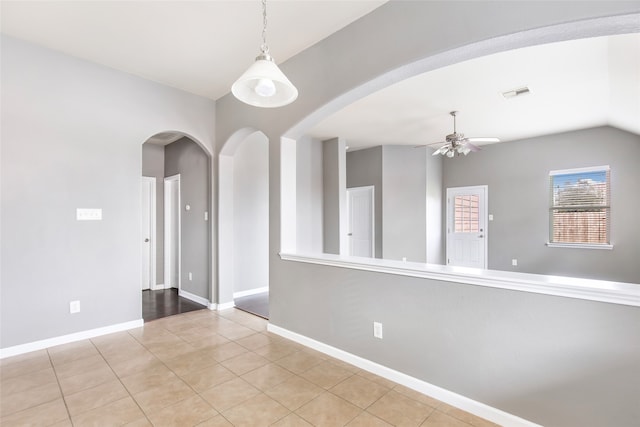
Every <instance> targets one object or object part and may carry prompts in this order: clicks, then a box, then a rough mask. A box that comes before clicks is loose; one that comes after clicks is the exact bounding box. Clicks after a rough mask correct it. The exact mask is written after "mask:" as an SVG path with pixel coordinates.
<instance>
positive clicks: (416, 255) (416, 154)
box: [382, 145, 427, 262]
mask: <svg viewBox="0 0 640 427" xmlns="http://www.w3.org/2000/svg"><path fill="white" fill-rule="evenodd" d="M382 153H383V154H382V193H383V195H384V196H383V200H382V242H383V244H382V258H384V259H393V260H402V259H403V258H406V260H407V261H414V262H426V260H427V253H426V252H427V241H426V240H427V212H426V209H427V204H426V195H427V160H426V157H425V156H424V155H423V154H424V150H416V149H414V148H413V147H407V146H393V145H385V146H384V147H382Z"/></svg>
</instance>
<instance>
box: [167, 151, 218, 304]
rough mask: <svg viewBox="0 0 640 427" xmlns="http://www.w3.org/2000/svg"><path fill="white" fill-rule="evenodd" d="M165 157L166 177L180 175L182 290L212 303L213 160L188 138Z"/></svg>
mask: <svg viewBox="0 0 640 427" xmlns="http://www.w3.org/2000/svg"><path fill="white" fill-rule="evenodd" d="M164 154H165V156H164V173H165V176H167V177H168V176H173V175H177V174H180V223H181V228H180V260H181V262H180V286H181V287H182V290H184V291H187V292H190V293H192V294H194V295H197V296H200V297H202V298H205V299H209V289H210V286H209V274H210V272H209V259H210V253H209V220H207V221H205V219H204V215H205V212H208V215H211V212H209V210H210V208H209V207H210V206H211V203H210V201H209V194H210V190H209V188H210V185H211V184H210V182H209V169H210V167H211V166H210V165H209V157H208V156H207V154H206V153H205V152H204V151H203V150H202V148H200V146H199V145H198V144H196V143H195V142H193V141H191V140H190V139H188V138H181V139H179V140H177V141H176V142H173V143H171V144H169V145H167V146H166V147H165V151H164ZM187 205H189V206H190V207H191V209H190V210H186V206H187ZM189 273H192V280H189Z"/></svg>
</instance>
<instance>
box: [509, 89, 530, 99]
mask: <svg viewBox="0 0 640 427" xmlns="http://www.w3.org/2000/svg"><path fill="white" fill-rule="evenodd" d="M528 93H531V91H530V90H529V88H528V87H527V86H523V87H519V88H517V89H511V90H508V91H506V92H502V96H504V97H505V99H510V98H515V97H516V96H522V95H526V94H528Z"/></svg>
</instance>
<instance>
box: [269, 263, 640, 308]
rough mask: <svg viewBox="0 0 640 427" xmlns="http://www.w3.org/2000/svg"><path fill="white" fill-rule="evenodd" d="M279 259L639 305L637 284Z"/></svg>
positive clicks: (427, 266)
mask: <svg viewBox="0 0 640 427" xmlns="http://www.w3.org/2000/svg"><path fill="white" fill-rule="evenodd" d="M280 258H281V259H282V260H283V261H294V262H304V263H310V264H319V265H327V266H332V267H341V268H351V269H356V270H364V271H371V272H377V273H387V274H394V275H399V276H409V277H418V278H423V279H433V280H440V281H444V282H455V283H461V284H467V285H475V286H486V287H490V288H498V289H509V290H514V291H521V292H531V293H536V294H543V295H553V296H560V297H567V298H575V299H582V300H589V301H598V302H606V303H611V304H621V305H630V306H634V307H640V284H634V283H623V282H611V281H606V280H593V279H581V278H576V277H564V276H546V275H542V274H529V273H517V272H510V271H498V270H482V269H477V268H467V267H452V266H444V265H436V264H423V263H417V262H402V261H392V260H382V259H377V258H360V257H349V256H340V255H332V254H300V253H298V254H294V253H280Z"/></svg>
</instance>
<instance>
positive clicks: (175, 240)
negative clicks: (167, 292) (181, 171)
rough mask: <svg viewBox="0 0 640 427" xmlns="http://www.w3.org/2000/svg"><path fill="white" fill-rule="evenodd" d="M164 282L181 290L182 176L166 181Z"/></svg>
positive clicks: (165, 284) (169, 178) (166, 285)
mask: <svg viewBox="0 0 640 427" xmlns="http://www.w3.org/2000/svg"><path fill="white" fill-rule="evenodd" d="M164 281H165V282H164V286H165V288H178V289H180V175H173V176H170V177H168V178H165V179H164Z"/></svg>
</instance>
